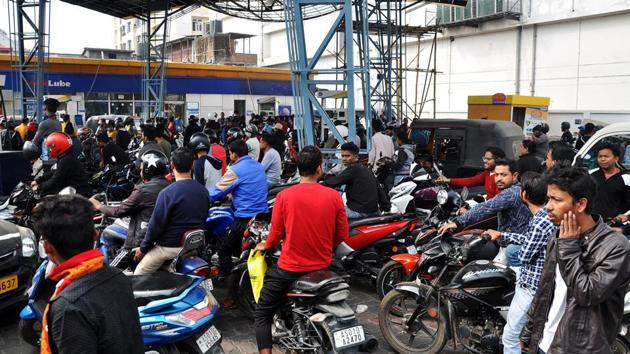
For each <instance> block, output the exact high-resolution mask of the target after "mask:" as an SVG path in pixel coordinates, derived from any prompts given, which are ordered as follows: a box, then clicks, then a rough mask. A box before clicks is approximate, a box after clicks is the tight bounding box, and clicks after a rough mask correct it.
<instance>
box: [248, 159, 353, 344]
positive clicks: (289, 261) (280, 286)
mask: <svg viewBox="0 0 630 354" xmlns="http://www.w3.org/2000/svg"><path fill="white" fill-rule="evenodd" d="M297 167H298V170H299V172H300V176H301V179H300V183H299V184H297V185H295V186H293V187H291V188H288V189H286V190H284V191H282V192H280V193H278V196H277V197H276V201H275V204H274V207H273V212H272V215H271V230H270V231H269V236H268V237H267V242H266V243H260V244H258V245H257V246H256V250H257V251H265V250H272V249H274V248H276V246H277V245H278V244H279V243H280V241H283V243H282V253H281V255H280V259H279V261H278V265H277V266H274V267H272V268H270V269H269V270H267V274H266V275H265V281H264V284H263V288H262V291H261V293H260V298H259V299H258V306H257V307H256V315H255V318H256V341H257V342H258V350H259V351H260V353H261V354H263V353H264V354H271V347H272V345H273V342H272V337H271V323H272V321H273V316H274V314H275V313H276V311H277V310H278V308H279V307H280V306H281V305H282V304H283V303H284V302H285V301H286V294H287V291H288V290H289V288H290V286H291V284H293V282H295V281H296V280H297V279H298V278H300V277H301V276H303V275H304V274H306V273H310V272H314V271H317V270H322V269H326V268H328V267H329V266H330V263H331V261H332V253H333V251H334V249H335V248H336V247H337V246H338V245H339V244H340V243H342V242H344V241H346V240H347V239H348V220H347V217H346V208H345V206H344V204H343V201H342V200H341V196H340V195H339V193H337V191H335V190H334V189H331V188H328V187H324V186H322V185H320V184H319V183H317V180H318V179H319V178H320V177H321V176H322V174H323V172H322V154H321V152H320V151H319V149H318V148H317V147H315V146H306V147H304V149H302V151H300V153H299V154H298V156H297Z"/></svg>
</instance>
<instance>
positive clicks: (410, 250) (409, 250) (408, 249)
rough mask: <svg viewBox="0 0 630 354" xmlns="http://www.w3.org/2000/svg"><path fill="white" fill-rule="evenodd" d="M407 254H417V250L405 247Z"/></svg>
mask: <svg viewBox="0 0 630 354" xmlns="http://www.w3.org/2000/svg"><path fill="white" fill-rule="evenodd" d="M407 253H409V254H418V250H417V249H416V246H407Z"/></svg>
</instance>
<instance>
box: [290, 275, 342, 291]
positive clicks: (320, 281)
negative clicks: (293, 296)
mask: <svg viewBox="0 0 630 354" xmlns="http://www.w3.org/2000/svg"><path fill="white" fill-rule="evenodd" d="M336 283H345V279H344V278H343V277H342V276H340V275H337V274H336V273H333V272H331V271H328V270H318V271H316V272H311V273H308V274H306V275H303V276H302V277H300V278H299V279H298V280H296V281H295V282H294V283H293V285H292V286H291V290H290V291H291V292H298V293H314V292H317V291H318V290H320V289H321V288H323V287H324V286H327V285H330V284H336Z"/></svg>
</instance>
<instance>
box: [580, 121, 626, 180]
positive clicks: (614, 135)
mask: <svg viewBox="0 0 630 354" xmlns="http://www.w3.org/2000/svg"><path fill="white" fill-rule="evenodd" d="M604 141H605V142H608V143H611V144H614V145H617V146H619V151H621V156H620V157H619V163H620V164H621V165H622V166H623V167H624V168H625V169H626V170H627V171H630V122H629V123H614V124H611V125H608V126H606V127H604V128H602V129H600V130H598V131H597V132H596V133H595V134H593V136H592V137H591V138H590V139H588V141H587V142H586V143H585V144H584V146H582V148H581V149H580V151H578V153H577V155H576V156H575V160H574V161H573V165H579V166H584V167H587V168H588V169H589V170H590V169H593V168H597V152H596V151H595V148H596V145H597V144H598V143H600V142H604Z"/></svg>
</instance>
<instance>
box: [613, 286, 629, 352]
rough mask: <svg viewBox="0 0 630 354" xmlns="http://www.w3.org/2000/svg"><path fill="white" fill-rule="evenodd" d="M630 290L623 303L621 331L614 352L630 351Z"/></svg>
mask: <svg viewBox="0 0 630 354" xmlns="http://www.w3.org/2000/svg"><path fill="white" fill-rule="evenodd" d="M629 328H630V292H629V293H627V294H626V296H625V298H624V304H623V317H622V318H621V326H620V327H619V333H617V337H616V338H615V344H614V345H613V348H612V349H613V350H612V352H613V353H614V354H628V353H630V333H629V332H628V329H629Z"/></svg>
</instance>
